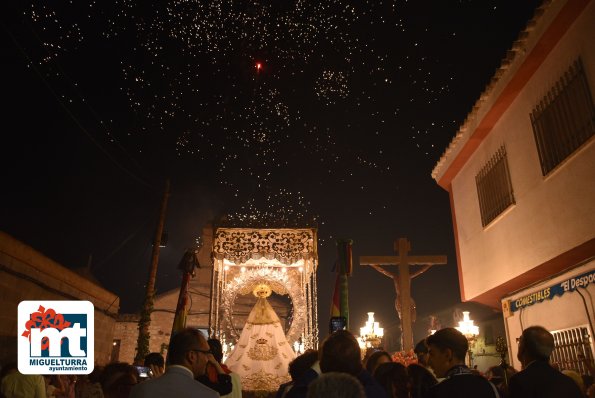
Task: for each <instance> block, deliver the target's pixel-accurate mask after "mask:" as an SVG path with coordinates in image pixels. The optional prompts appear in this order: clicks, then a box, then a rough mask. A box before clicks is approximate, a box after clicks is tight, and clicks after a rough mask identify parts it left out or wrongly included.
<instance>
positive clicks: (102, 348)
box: [0, 232, 120, 365]
mask: <svg viewBox="0 0 595 398" xmlns="http://www.w3.org/2000/svg"><path fill="white" fill-rule="evenodd" d="M23 300H89V301H90V302H92V303H93V305H94V306H95V361H96V362H97V363H98V364H100V365H103V364H105V363H107V362H109V359H110V355H111V351H112V339H113V333H114V327H115V323H116V315H117V313H118V309H119V307H120V300H119V298H118V296H116V295H115V294H113V293H111V292H109V291H107V290H105V289H104V288H102V287H101V286H99V285H98V284H96V283H94V282H92V281H90V280H88V279H86V278H84V277H82V276H81V275H79V274H77V273H75V272H73V271H71V270H70V269H68V268H65V267H63V266H62V265H60V264H58V263H56V262H55V261H53V260H51V259H49V258H47V257H46V256H44V255H43V254H41V253H39V252H37V251H36V250H34V249H33V248H31V247H29V246H27V245H25V244H23V243H22V242H20V241H18V240H16V239H14V238H13V237H11V236H10V235H7V234H6V233H4V232H0V307H1V308H3V311H1V312H0V364H4V363H6V362H9V361H15V360H16V356H17V336H18V335H19V334H20V333H19V330H18V325H17V307H18V304H19V303H20V302H21V301H23Z"/></svg>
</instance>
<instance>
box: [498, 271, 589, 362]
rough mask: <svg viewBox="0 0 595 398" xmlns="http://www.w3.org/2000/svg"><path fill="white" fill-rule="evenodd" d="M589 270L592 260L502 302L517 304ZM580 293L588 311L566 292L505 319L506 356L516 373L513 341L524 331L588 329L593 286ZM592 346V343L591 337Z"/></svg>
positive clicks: (571, 294) (572, 295)
mask: <svg viewBox="0 0 595 398" xmlns="http://www.w3.org/2000/svg"><path fill="white" fill-rule="evenodd" d="M592 270H595V260H592V261H590V262H588V263H586V264H584V265H582V266H579V267H576V268H574V269H572V270H571V271H568V272H566V273H563V274H561V275H558V276H556V277H554V278H552V279H550V280H547V281H544V282H541V283H539V284H536V285H534V286H532V287H529V288H527V289H523V290H522V291H519V292H516V293H515V294H513V295H510V296H507V297H504V298H503V299H502V301H503V302H504V301H508V300H516V299H518V298H520V297H524V296H526V295H528V294H531V293H533V292H536V291H539V290H540V289H544V288H546V287H550V286H553V285H556V284H559V283H560V282H562V281H564V280H566V279H569V278H571V277H573V276H578V275H581V274H584V273H585V272H589V271H592ZM580 292H581V293H582V294H583V296H584V297H585V300H586V302H587V310H585V305H584V304H583V301H582V299H581V297H580V295H579V294H578V293H577V292H576V291H572V292H566V293H564V294H563V295H562V296H557V297H554V298H552V299H551V300H547V299H546V300H544V301H542V302H539V303H535V304H533V305H530V306H528V307H524V308H523V309H520V310H518V311H515V312H513V313H512V316H510V317H505V318H504V323H505V326H506V332H507V335H508V344H509V354H510V358H511V360H512V365H513V367H514V368H516V369H517V370H520V369H521V364H520V362H519V360H518V359H517V357H516V355H517V351H518V347H517V344H516V338H517V337H519V336H520V335H521V334H522V332H523V329H526V328H528V327H529V326H535V325H539V326H543V327H545V328H546V329H548V330H550V331H556V330H561V329H568V328H575V327H579V326H585V325H586V326H588V327H589V329H591V326H590V325H589V318H588V316H587V311H588V313H589V316H590V317H591V320H592V321H595V311H594V308H593V298H595V283H594V284H590V285H589V286H587V288H586V289H584V288H581V289H580ZM592 333H593V330H591V333H589V335H590V336H593V334H592ZM591 343H593V338H592V337H591ZM591 347H592V346H591Z"/></svg>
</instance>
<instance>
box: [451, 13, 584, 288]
mask: <svg viewBox="0 0 595 398" xmlns="http://www.w3.org/2000/svg"><path fill="white" fill-rule="evenodd" d="M593 21H595V4H594V2H591V3H590V4H589V5H588V6H587V8H586V9H585V10H584V12H583V13H582V14H581V15H580V16H579V18H578V19H577V21H576V22H575V24H574V25H573V26H571V27H570V29H569V31H568V32H566V34H565V35H564V37H563V38H562V40H561V41H560V42H559V43H558V44H557V46H556V47H555V48H554V49H553V51H552V52H551V53H550V54H549V56H548V57H547V58H546V60H545V61H544V63H543V64H542V65H541V67H540V68H539V69H538V70H537V72H536V73H535V74H534V75H533V77H532V78H531V79H530V81H529V82H528V83H527V85H526V86H525V88H524V89H523V91H522V92H521V93H520V94H519V96H518V97H517V98H516V100H515V101H514V102H513V103H512V105H511V106H510V107H509V109H508V110H507V111H506V112H505V113H504V114H503V115H502V117H501V118H500V120H499V121H498V122H497V124H496V125H495V126H494V129H493V131H492V132H491V133H490V134H489V135H488V136H487V137H486V139H485V140H484V141H483V142H482V144H481V145H480V146H479V148H478V149H477V151H476V152H475V153H474V154H473V155H472V157H471V159H470V160H469V161H468V162H467V164H466V165H465V166H464V167H463V168H462V169H461V171H460V173H459V174H458V175H457V176H456V177H455V178H454V179H453V181H452V192H453V201H454V211H455V214H456V220H457V229H458V244H459V250H460V262H461V264H460V265H461V269H462V279H463V286H464V292H465V297H464V299H466V300H472V299H473V298H474V297H476V296H478V295H480V294H481V293H484V292H486V291H488V290H490V289H492V288H494V287H497V286H499V285H501V284H502V283H504V282H506V281H508V280H510V279H512V278H514V277H516V276H518V275H520V274H522V273H524V272H527V271H529V270H531V269H532V268H534V267H536V266H538V265H540V264H542V263H544V262H546V261H548V260H550V259H552V258H553V257H556V256H557V255H559V254H562V253H564V252H566V251H568V250H570V249H572V248H574V247H576V246H578V245H580V244H582V243H584V242H586V241H588V240H590V239H593V238H594V237H595V140H594V139H593V138H592V139H591V140H590V141H589V142H588V143H587V144H586V145H584V146H583V147H582V148H580V149H579V150H578V151H576V152H575V153H574V154H573V155H571V156H570V157H569V159H567V160H566V161H565V162H563V164H562V165H561V166H559V167H558V169H556V170H555V171H554V172H552V173H550V175H548V176H547V177H543V176H542V175H541V167H540V162H539V156H538V153H537V148H536V145H535V141H534V138H533V130H532V127H531V122H530V117H529V114H530V112H531V110H532V109H533V107H534V106H535V104H537V103H538V102H539V101H540V100H541V98H542V97H543V96H544V95H545V94H546V93H547V92H548V90H549V89H550V88H551V87H552V85H553V84H554V83H555V82H556V81H558V79H559V78H560V77H561V75H562V74H563V73H564V72H565V71H566V70H567V69H568V68H569V67H570V65H571V64H572V63H573V62H574V61H575V60H576V59H577V58H578V57H579V56H580V57H581V58H582V61H583V65H584V67H585V71H586V75H587V79H588V81H589V85H590V89H591V93H592V94H593V95H594V96H595V46H594V45H593V43H594V42H595V23H593ZM503 144H504V145H505V146H506V150H507V154H508V163H509V168H510V175H511V180H512V186H513V190H514V196H515V200H516V205H513V206H512V207H511V208H509V209H508V210H507V211H505V212H504V213H503V214H502V215H500V216H499V218H497V219H496V220H494V221H493V222H492V223H491V224H490V225H488V226H487V227H486V228H485V229H484V227H483V226H482V224H481V218H480V211H479V203H478V199H477V189H476V185H475V176H476V174H477V173H478V172H479V170H480V169H481V168H482V167H483V166H484V164H485V163H486V162H487V161H488V160H489V159H490V158H491V157H492V156H493V154H494V153H495V151H496V150H497V149H498V148H499V147H500V146H501V145H503Z"/></svg>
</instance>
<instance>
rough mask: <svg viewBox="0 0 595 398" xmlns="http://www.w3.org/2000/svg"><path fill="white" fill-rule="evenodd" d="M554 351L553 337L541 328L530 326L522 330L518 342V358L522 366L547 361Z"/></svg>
mask: <svg viewBox="0 0 595 398" xmlns="http://www.w3.org/2000/svg"><path fill="white" fill-rule="evenodd" d="M552 351H554V336H552V334H551V333H550V332H548V331H547V329H546V328H544V327H542V326H531V327H528V328H527V329H525V330H523V334H522V335H521V340H520V342H519V352H518V358H519V360H520V361H521V362H522V363H523V365H526V364H528V363H529V362H531V361H535V360H542V361H548V360H549V359H550V355H551V354H552Z"/></svg>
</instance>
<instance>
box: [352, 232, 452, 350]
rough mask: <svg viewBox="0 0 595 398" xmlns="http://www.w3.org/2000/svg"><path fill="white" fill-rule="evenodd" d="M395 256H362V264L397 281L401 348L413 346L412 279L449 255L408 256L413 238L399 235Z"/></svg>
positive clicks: (413, 306) (394, 281)
mask: <svg viewBox="0 0 595 398" xmlns="http://www.w3.org/2000/svg"><path fill="white" fill-rule="evenodd" d="M394 249H395V252H396V254H397V255H396V256H361V257H360V258H359V263H360V265H369V266H371V267H372V268H374V269H375V270H376V271H378V272H380V273H381V274H383V275H385V276H388V277H389V278H391V279H392V280H393V283H394V285H395V293H396V295H397V298H396V299H395V310H396V311H397V315H398V316H399V318H400V320H401V349H402V350H403V351H409V350H411V349H413V331H412V324H413V322H415V305H414V304H413V300H412V298H411V279H413V278H415V277H416V276H419V275H421V274H422V273H423V272H425V271H427V270H428V269H429V268H430V267H431V266H432V265H437V264H446V256H408V255H407V253H409V251H410V250H411V242H409V240H408V239H407V238H399V240H397V241H395V246H394ZM383 265H389V266H390V265H397V266H398V269H397V272H390V271H388V270H386V269H385V268H383V267H382V266H383ZM411 265H422V268H420V269H419V270H417V271H415V272H410V270H409V266H411Z"/></svg>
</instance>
